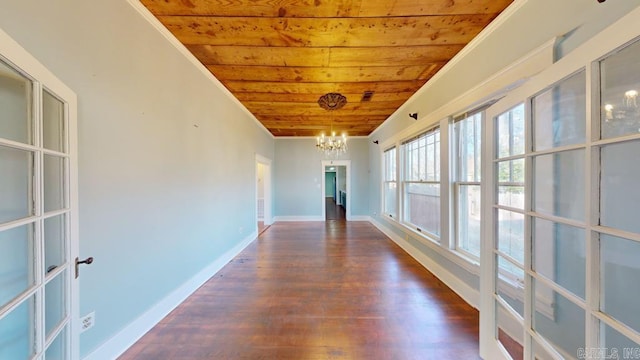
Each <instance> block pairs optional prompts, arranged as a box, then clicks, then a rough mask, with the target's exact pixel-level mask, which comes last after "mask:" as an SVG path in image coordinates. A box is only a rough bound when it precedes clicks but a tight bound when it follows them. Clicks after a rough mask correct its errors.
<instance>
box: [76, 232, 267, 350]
mask: <svg viewBox="0 0 640 360" xmlns="http://www.w3.org/2000/svg"><path fill="white" fill-rule="evenodd" d="M257 236H258V233H257V232H254V233H252V234H251V235H249V236H248V237H246V238H245V239H244V240H242V242H241V243H239V244H238V245H236V246H235V247H233V248H232V249H231V250H229V251H227V252H225V253H224V254H222V256H220V257H219V258H218V259H216V261H214V262H213V263H211V264H210V265H209V266H207V267H206V268H204V269H203V270H202V271H200V272H199V273H197V274H196V275H194V276H193V277H192V278H191V279H189V280H188V281H187V282H185V283H184V284H182V285H181V286H180V287H179V288H177V289H176V290H174V291H173V292H171V293H170V294H169V295H167V296H166V297H165V298H164V299H162V300H161V301H160V302H159V303H157V304H156V305H154V306H153V307H152V308H150V309H149V310H147V311H146V312H145V313H144V314H142V315H141V316H140V317H138V318H137V319H135V320H134V321H133V322H131V323H130V324H129V325H127V326H126V327H125V328H124V329H123V330H122V331H120V332H118V333H117V334H115V335H114V336H113V337H112V338H110V339H109V340H107V341H106V342H105V343H103V344H102V345H101V346H100V347H98V348H97V349H95V350H94V351H93V352H91V353H90V354H89V355H87V356H86V357H84V360H103V359H116V358H118V356H120V355H122V354H123V353H124V352H125V351H126V350H127V349H128V348H129V347H131V345H133V344H134V343H135V342H136V341H138V340H139V339H140V338H141V337H142V336H143V335H144V334H146V333H147V332H148V331H149V330H151V328H153V327H154V326H155V325H156V324H157V323H159V322H160V320H162V319H163V318H164V317H165V316H167V315H168V314H169V313H170V312H171V311H172V310H173V309H175V308H176V307H177V306H178V305H180V304H181V303H182V302H183V301H184V300H185V299H186V298H187V297H189V296H190V295H191V294H193V293H194V292H195V291H196V290H197V289H198V288H199V287H200V286H202V284H204V283H205V282H206V281H207V280H209V279H210V278H211V277H212V276H214V275H215V274H216V273H217V272H218V271H220V269H222V268H223V267H224V266H225V265H226V264H227V263H228V262H229V261H231V260H232V259H233V258H234V257H236V256H237V255H238V254H239V253H240V252H241V251H242V250H244V249H245V248H246V247H247V246H248V245H249V244H251V243H252V242H253V240H255V239H256V237H257Z"/></svg>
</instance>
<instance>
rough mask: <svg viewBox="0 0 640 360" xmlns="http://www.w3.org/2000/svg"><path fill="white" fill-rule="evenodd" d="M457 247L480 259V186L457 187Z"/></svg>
mask: <svg viewBox="0 0 640 360" xmlns="http://www.w3.org/2000/svg"><path fill="white" fill-rule="evenodd" d="M457 209H458V213H457V217H458V218H457V224H456V228H457V231H458V233H457V236H458V247H459V248H461V249H463V250H465V251H467V252H469V253H471V254H472V255H475V256H477V257H480V219H481V212H482V208H481V206H480V185H459V186H458V206H457Z"/></svg>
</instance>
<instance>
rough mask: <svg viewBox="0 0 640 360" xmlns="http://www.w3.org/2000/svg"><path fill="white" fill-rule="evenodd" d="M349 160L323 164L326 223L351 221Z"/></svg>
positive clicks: (323, 195)
mask: <svg viewBox="0 0 640 360" xmlns="http://www.w3.org/2000/svg"><path fill="white" fill-rule="evenodd" d="M350 164H351V162H350V161H349V160H332V161H323V162H322V214H323V216H324V219H325V221H335V220H337V221H346V220H350V218H351V213H350V191H349V188H350V180H349V177H350Z"/></svg>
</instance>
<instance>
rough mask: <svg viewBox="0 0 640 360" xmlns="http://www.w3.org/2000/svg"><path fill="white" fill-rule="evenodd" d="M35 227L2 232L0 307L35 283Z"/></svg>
mask: <svg viewBox="0 0 640 360" xmlns="http://www.w3.org/2000/svg"><path fill="white" fill-rule="evenodd" d="M33 229H34V227H33V224H29V225H23V226H19V227H16V228H13V229H9V230H5V231H1V232H0V307H2V306H3V305H5V304H6V303H8V302H9V301H11V300H13V299H14V298H15V297H16V296H18V295H19V294H21V293H22V292H24V291H25V290H27V289H28V288H29V287H31V286H32V285H33V284H34V283H35V277H34V273H35V271H34V270H35V269H34V263H33V260H32V259H34V258H35V250H34V241H33ZM0 358H1V357H0Z"/></svg>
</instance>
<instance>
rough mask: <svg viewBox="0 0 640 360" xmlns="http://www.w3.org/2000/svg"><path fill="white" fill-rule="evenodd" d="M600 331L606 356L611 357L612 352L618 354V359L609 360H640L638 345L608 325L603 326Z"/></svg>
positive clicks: (639, 346) (639, 347)
mask: <svg viewBox="0 0 640 360" xmlns="http://www.w3.org/2000/svg"><path fill="white" fill-rule="evenodd" d="M602 330H603V331H602V335H601V336H602V344H603V347H604V348H606V349H607V351H608V353H607V354H608V355H611V354H612V353H613V352H614V351H615V352H617V353H618V357H610V358H611V359H616V358H617V359H640V345H638V344H636V343H635V342H633V340H631V339H629V338H628V337H626V336H624V335H622V334H621V333H620V332H618V331H617V330H615V329H614V328H612V327H611V326H609V325H606V324H604V325H603V326H602Z"/></svg>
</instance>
